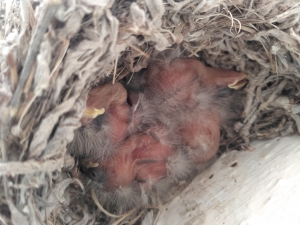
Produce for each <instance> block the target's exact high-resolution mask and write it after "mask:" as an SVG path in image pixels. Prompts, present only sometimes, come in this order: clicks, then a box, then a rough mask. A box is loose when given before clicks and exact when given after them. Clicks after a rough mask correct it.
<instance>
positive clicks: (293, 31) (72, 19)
mask: <svg viewBox="0 0 300 225" xmlns="http://www.w3.org/2000/svg"><path fill="white" fill-rule="evenodd" d="M10 3H12V4H11V5H10ZM1 9H2V11H1V12H5V13H4V14H2V15H1V18H2V20H1V28H2V29H1V31H0V32H1V33H0V35H1V44H0V49H1V55H0V62H1V77H0V101H1V102H0V110H1V119H0V124H1V161H0V224H24V225H26V224H43V223H46V224H106V223H107V222H108V221H109V223H111V224H122V221H123V222H124V221H125V222H126V221H127V222H128V221H129V219H131V222H129V224H130V223H131V224H133V223H135V221H141V218H144V217H145V215H146V213H145V209H141V210H135V211H134V213H133V212H131V213H129V214H128V215H126V217H124V218H123V217H122V221H119V220H118V219H117V218H116V219H113V218H108V217H106V216H105V215H104V214H103V213H100V211H99V209H97V208H95V207H94V205H93V203H92V202H91V197H90V196H89V193H86V196H87V197H84V198H82V196H83V195H84V194H85V190H84V187H83V185H82V184H81V182H80V181H79V180H76V179H73V178H70V177H68V171H69V170H70V169H71V168H72V167H73V165H74V163H75V162H74V160H73V159H72V158H71V157H70V156H69V155H68V153H67V151H66V146H67V144H68V143H69V142H70V141H72V138H73V130H74V129H76V128H77V127H78V126H80V123H79V118H80V117H81V115H82V113H83V110H84V106H85V100H86V93H87V90H88V88H89V87H91V86H92V85H94V84H95V83H97V81H98V80H99V79H100V78H103V77H106V76H111V78H112V79H113V80H114V81H115V80H118V79H120V78H122V77H124V76H125V75H127V74H129V73H133V72H137V71H139V70H140V69H142V68H144V67H146V66H147V64H148V63H149V60H150V59H151V58H153V57H155V55H157V54H158V52H161V51H163V50H166V49H169V48H174V45H175V44H179V45H181V46H183V48H184V51H183V52H182V56H196V57H199V58H200V59H201V60H202V61H204V62H206V63H207V64H209V65H211V66H213V67H220V68H224V69H235V70H237V71H244V72H246V73H247V74H248V75H249V83H248V86H247V98H246V102H245V109H244V112H243V114H242V116H241V118H240V119H239V120H237V121H236V123H235V124H234V125H232V124H230V125H228V127H227V129H225V130H224V131H223V139H222V143H221V145H222V148H223V150H224V149H227V150H230V149H234V148H239V149H249V148H251V147H250V141H251V140H253V139H260V138H273V137H277V136H285V135H292V134H296V133H299V131H300V114H299V113H300V103H299V99H300V98H299V96H300V79H299V77H300V73H299V71H300V70H299V69H300V36H299V32H300V23H299V18H300V3H299V1H296V0H290V1H288V0H245V1H242V0H212V1H206V0H202V1H199V0H185V1H180V2H176V1H173V0H168V1H166V0H164V1H163V0H144V1H137V2H134V3H132V2H131V1H125V0H116V1H115V2H113V1H110V0H107V1H106V0H104V1H93V0H78V1H71V0H66V1H63V3H62V2H61V1H59V0H48V1H41V2H40V3H39V2H37V1H33V2H32V4H30V1H29V0H23V1H17V0H15V1H1ZM74 196H78V197H77V198H76V197H74ZM108 210H109V211H111V212H118V211H119V210H118V209H115V208H111V209H108ZM156 211H157V210H156V209H154V212H156ZM154 214H155V213H154ZM148 215H150V214H148ZM136 218H137V219H136ZM151 218H152V217H151ZM151 218H150V219H149V216H148V217H147V216H146V218H145V221H146V222H145V224H150V223H152V222H153V220H152V219H153V218H152V219H151ZM105 221H106V222H105Z"/></svg>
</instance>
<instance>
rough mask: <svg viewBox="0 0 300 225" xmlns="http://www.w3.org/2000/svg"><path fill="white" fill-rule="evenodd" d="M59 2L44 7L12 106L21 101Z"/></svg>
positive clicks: (55, 1)
mask: <svg viewBox="0 0 300 225" xmlns="http://www.w3.org/2000/svg"><path fill="white" fill-rule="evenodd" d="M59 4H60V0H52V1H50V5H49V6H47V7H46V8H45V11H46V12H45V16H44V18H43V19H42V20H41V21H40V23H39V24H38V26H37V29H36V31H35V34H34V35H33V37H32V40H31V47H30V48H29V51H28V54H27V57H26V59H25V63H24V67H23V69H22V72H21V77H20V81H19V83H18V86H17V89H16V92H15V94H14V96H13V98H12V101H11V106H12V107H13V108H17V107H18V106H19V104H20V101H21V96H22V93H23V90H24V87H25V84H26V81H27V79H28V77H29V75H30V72H31V69H32V67H33V65H34V63H35V61H36V57H37V55H38V53H39V50H40V46H41V43H42V41H43V38H44V34H45V33H46V31H47V29H48V26H49V25H50V23H51V21H52V19H53V16H54V14H55V12H56V10H57V8H58V6H59Z"/></svg>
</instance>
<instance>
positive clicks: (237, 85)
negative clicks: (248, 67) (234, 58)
mask: <svg viewBox="0 0 300 225" xmlns="http://www.w3.org/2000/svg"><path fill="white" fill-rule="evenodd" d="M247 76H248V75H247V74H245V73H244V74H243V75H242V76H240V77H238V79H236V80H235V81H234V82H233V83H231V84H228V87H229V88H231V89H234V90H239V89H241V88H242V87H244V86H245V84H247V81H246V80H245V78H247Z"/></svg>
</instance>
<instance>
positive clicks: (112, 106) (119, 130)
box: [81, 82, 130, 143]
mask: <svg viewBox="0 0 300 225" xmlns="http://www.w3.org/2000/svg"><path fill="white" fill-rule="evenodd" d="M126 99H127V91H126V90H125V88H124V87H123V86H122V85H121V84H120V83H118V82H117V83H115V84H111V83H109V84H106V85H104V86H102V87H95V88H93V89H92V90H91V91H90V92H89V94H88V99H87V103H86V105H87V109H94V108H96V109H102V108H104V109H105V113H104V114H106V115H108V125H109V128H110V135H109V136H110V137H111V141H112V142H114V143H118V142H121V141H123V140H124V139H125V137H126V133H127V127H128V120H129V117H130V107H129V106H128V104H127V102H126ZM91 120H92V118H90V117H89V116H86V115H84V116H83V117H82V118H81V122H82V125H87V124H88V123H89V122H90V121H91Z"/></svg>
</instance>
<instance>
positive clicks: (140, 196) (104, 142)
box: [69, 59, 246, 212]
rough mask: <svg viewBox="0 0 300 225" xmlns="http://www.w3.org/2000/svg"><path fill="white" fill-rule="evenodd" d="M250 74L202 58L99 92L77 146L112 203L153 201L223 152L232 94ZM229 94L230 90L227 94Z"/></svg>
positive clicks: (85, 172)
mask: <svg viewBox="0 0 300 225" xmlns="http://www.w3.org/2000/svg"><path fill="white" fill-rule="evenodd" d="M245 78H246V74H244V73H239V72H235V71H229V70H222V69H215V68H210V67H206V66H205V65H204V64H203V63H201V62H200V61H199V60H197V59H174V60H173V61H172V62H170V63H160V64H158V65H152V66H150V67H148V68H147V69H146V70H145V71H143V72H141V73H140V74H139V76H136V77H134V78H133V80H132V83H129V84H123V86H122V84H121V83H118V82H117V83H115V84H106V85H104V86H99V87H96V88H94V89H92V90H91V91H90V92H89V95H88V99H87V110H86V111H85V114H84V115H83V117H82V119H81V121H82V125H83V126H82V127H81V128H79V129H78V130H77V131H76V133H75V138H74V141H73V142H72V143H71V144H70V145H69V151H70V152H71V153H72V154H73V156H74V157H76V158H78V161H79V170H80V172H81V179H83V180H84V179H85V180H86V181H87V186H88V189H89V188H93V189H94V190H95V191H96V194H97V197H98V199H99V200H100V202H101V203H102V204H104V205H117V206H118V211H119V212H123V211H124V210H128V209H129V208H132V207H134V206H140V205H145V204H152V203H153V202H155V200H154V199H155V196H159V195H163V194H165V193H166V192H167V191H168V189H169V187H170V186H172V185H174V184H175V183H177V182H178V181H181V180H185V179H188V178H189V177H190V176H191V174H193V172H194V171H195V170H196V169H197V167H198V166H199V165H201V164H203V163H205V162H207V161H209V160H210V159H212V158H213V157H214V156H215V154H216V153H217V151H218V148H219V142H220V128H221V124H222V122H223V121H224V120H226V119H228V118H229V117H230V114H231V103H232V102H231V91H230V89H239V88H241V87H243V86H244V85H245V84H246V81H245ZM224 93H226V94H224Z"/></svg>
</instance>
